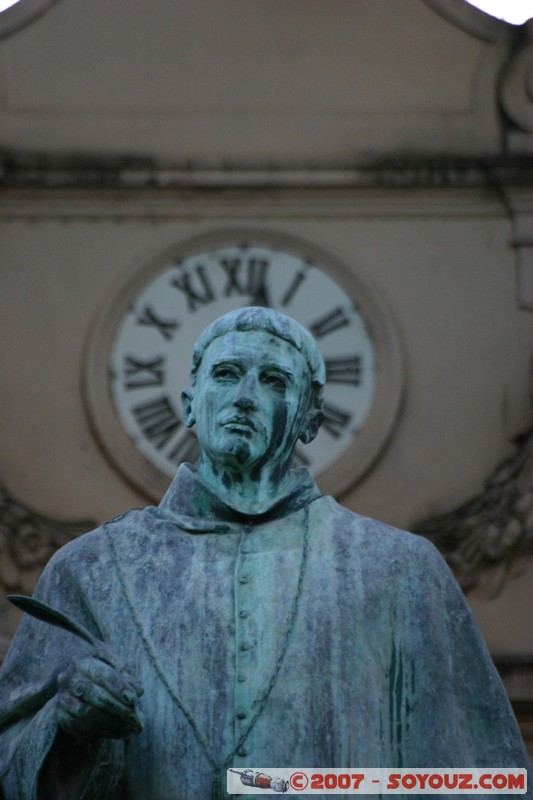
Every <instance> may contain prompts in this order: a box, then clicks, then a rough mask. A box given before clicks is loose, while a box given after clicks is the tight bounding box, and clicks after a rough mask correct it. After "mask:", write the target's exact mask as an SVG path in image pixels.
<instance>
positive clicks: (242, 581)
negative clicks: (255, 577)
mask: <svg viewBox="0 0 533 800" xmlns="http://www.w3.org/2000/svg"><path fill="white" fill-rule="evenodd" d="M239 583H250V577H249V576H248V575H243V576H242V577H241V578H240V579H239Z"/></svg>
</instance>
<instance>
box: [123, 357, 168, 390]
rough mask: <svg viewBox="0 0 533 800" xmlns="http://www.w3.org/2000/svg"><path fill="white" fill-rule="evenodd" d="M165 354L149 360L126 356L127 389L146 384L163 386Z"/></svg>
mask: <svg viewBox="0 0 533 800" xmlns="http://www.w3.org/2000/svg"><path fill="white" fill-rule="evenodd" d="M164 365H165V359H164V357H163V356H159V357H157V358H152V359H150V360H148V361H146V360H142V359H140V358H134V357H133V356H125V358H124V377H125V378H126V379H127V380H125V382H124V388H125V389H142V388H144V387H145V386H162V385H163V383H164V378H165V369H164Z"/></svg>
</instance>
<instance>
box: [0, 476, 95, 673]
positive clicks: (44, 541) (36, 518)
mask: <svg viewBox="0 0 533 800" xmlns="http://www.w3.org/2000/svg"><path fill="white" fill-rule="evenodd" d="M95 524H96V523H95V522H94V521H92V520H80V521H77V522H73V521H72V522H71V521H64V520H57V519H52V518H50V517H45V516H44V515H43V514H39V513H38V512H36V511H34V510H33V509H32V508H29V507H28V506H26V505H24V504H23V503H21V502H20V501H19V500H17V499H16V498H14V497H13V495H12V494H11V493H10V492H9V490H8V489H7V488H6V486H2V485H0V662H1V661H2V659H3V657H4V655H5V652H6V650H7V647H8V645H9V642H10V639H11V636H12V635H13V633H14V628H15V627H16V624H17V621H18V620H17V619H16V618H15V616H14V615H13V617H11V616H10V613H9V612H10V608H9V603H7V602H6V600H5V595H6V594H8V593H9V592H23V593H31V592H32V591H33V587H34V585H35V583H36V581H37V578H38V577H39V575H40V573H41V570H42V569H43V567H44V566H45V564H46V563H47V562H48V560H49V559H50V558H51V556H52V555H53V554H54V553H55V551H56V550H58V549H59V548H60V547H62V546H63V545H64V544H66V543H67V542H69V541H70V540H71V539H74V538H75V537H77V536H80V535H81V534H82V533H86V532H87V531H89V530H91V529H92V528H94V527H95Z"/></svg>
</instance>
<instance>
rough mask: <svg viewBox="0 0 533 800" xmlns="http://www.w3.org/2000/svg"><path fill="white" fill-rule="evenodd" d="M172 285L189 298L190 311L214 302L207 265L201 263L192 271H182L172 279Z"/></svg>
mask: <svg viewBox="0 0 533 800" xmlns="http://www.w3.org/2000/svg"><path fill="white" fill-rule="evenodd" d="M171 284H172V286H174V287H175V288H176V289H179V291H180V292H183V294H184V295H185V297H186V298H187V304H188V309H189V311H196V309H197V308H198V306H201V305H205V304H206V303H212V302H213V300H214V299H215V295H214V293H213V287H212V286H211V284H210V282H209V279H208V277H207V274H206V271H205V267H203V266H202V265H201V264H200V265H199V266H197V267H196V269H195V270H194V271H193V272H192V273H189V272H182V273H181V275H178V276H176V277H175V278H173V280H172V281H171Z"/></svg>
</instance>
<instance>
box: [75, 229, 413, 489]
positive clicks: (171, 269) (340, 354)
mask: <svg viewBox="0 0 533 800" xmlns="http://www.w3.org/2000/svg"><path fill="white" fill-rule="evenodd" d="M250 305H260V306H266V307H269V308H273V309H276V310H278V311H281V312H283V313H285V314H288V315H289V316H292V317H294V319H296V320H297V321H298V322H300V323H301V324H302V325H304V326H305V327H306V328H307V329H308V330H310V331H311V333H312V334H313V336H314V337H315V339H316V341H317V344H318V346H319V348H320V350H321V352H322V355H323V357H324V361H325V365H326V388H325V393H324V401H325V402H324V423H323V425H322V428H321V430H320V432H319V434H318V436H317V438H316V439H315V440H314V442H312V443H310V444H309V445H303V444H302V443H299V444H298V445H297V448H296V452H295V463H296V464H297V465H300V466H307V467H309V469H310V470H311V471H312V473H313V475H314V476H315V477H316V478H317V479H318V482H319V485H320V486H321V488H322V490H323V491H325V492H327V493H331V494H334V495H336V496H340V495H341V494H342V493H343V492H345V491H346V490H347V489H348V488H349V487H351V486H353V485H354V484H355V483H356V482H357V480H358V479H360V478H361V477H362V476H363V475H364V474H365V473H366V472H367V471H368V469H369V468H370V466H371V465H372V464H373V463H375V461H376V459H377V457H378V455H379V454H380V453H381V452H382V451H383V448H384V445H385V444H386V442H387V441H388V439H389V437H390V434H391V431H392V428H393V426H394V422H395V420H396V418H397V413H398V409H399V406H400V401H401V396H402V365H401V353H400V347H399V343H398V337H397V335H396V332H395V330H394V326H393V324H392V321H391V319H390V317H389V315H388V313H387V312H386V309H385V308H384V306H383V303H382V302H381V300H380V298H379V297H378V296H377V295H376V294H375V293H374V292H372V291H371V290H370V289H369V287H368V286H367V285H365V284H364V283H363V282H362V281H361V280H360V278H359V277H357V275H356V274H355V271H354V270H353V268H352V269H351V270H349V269H348V268H347V267H345V266H344V265H342V264H340V263H338V262H337V261H336V260H335V259H334V258H332V257H331V256H329V255H327V254H326V253H323V252H320V251H319V250H317V249H316V248H314V247H312V246H311V245H309V244H307V243H304V242H301V241H298V240H295V239H292V238H288V237H282V236H277V235H269V234H267V233H265V232H264V231H262V232H258V231H234V232H225V233H223V234H214V235H213V236H203V237H201V238H200V239H195V240H192V241H188V242H184V243H182V244H180V245H177V246H176V247H175V248H173V250H172V251H170V252H168V251H167V252H165V253H163V254H162V255H160V256H159V257H157V258H156V259H155V260H154V261H152V262H150V263H149V264H147V265H146V266H145V268H144V269H141V270H140V271H139V272H138V273H137V274H136V275H134V276H133V278H132V279H130V281H129V282H127V283H126V284H125V285H124V286H122V287H119V290H118V292H117V293H116V294H115V295H113V296H111V297H110V298H109V300H108V302H107V303H106V304H104V307H103V309H102V310H101V313H100V319H99V320H98V322H97V325H96V326H95V330H94V331H93V332H92V333H91V336H90V339H89V342H88V346H87V350H86V359H85V370H84V397H85V401H86V408H87V411H88V414H89V417H90V420H91V425H92V430H93V431H94V433H95V435H96V436H97V438H98V441H99V443H100V444H101V446H102V449H103V450H104V453H105V454H106V455H107V456H108V458H109V460H110V461H111V463H112V464H113V465H114V466H115V467H116V468H117V469H118V470H119V471H120V473H121V474H122V475H123V476H124V477H125V478H127V479H128V480H129V481H130V482H131V483H133V484H134V485H135V486H136V487H137V488H138V489H140V490H141V491H143V492H144V493H145V494H146V495H148V496H149V497H151V498H153V499H157V498H160V497H161V495H162V493H163V492H164V491H165V489H166V488H167V486H168V484H169V482H170V479H171V478H172V476H173V475H174V473H175V472H176V468H177V466H178V465H179V464H180V463H181V462H182V461H188V462H191V463H195V462H196V461H197V460H198V457H199V446H198V442H197V439H196V436H195V434H194V429H193V430H190V429H188V428H186V426H185V424H184V422H183V414H182V409H181V400H180V396H181V391H182V390H183V389H185V388H187V387H188V386H189V383H190V382H189V369H190V359H191V354H192V351H193V347H194V343H195V342H196V340H197V338H198V337H199V335H200V334H201V332H202V331H203V330H204V328H206V327H207V325H209V324H210V323H211V322H212V321H213V320H214V319H216V318H217V317H219V316H221V315H222V314H225V313H226V312H228V311H231V310H233V309H236V308H240V307H243V306H250Z"/></svg>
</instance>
